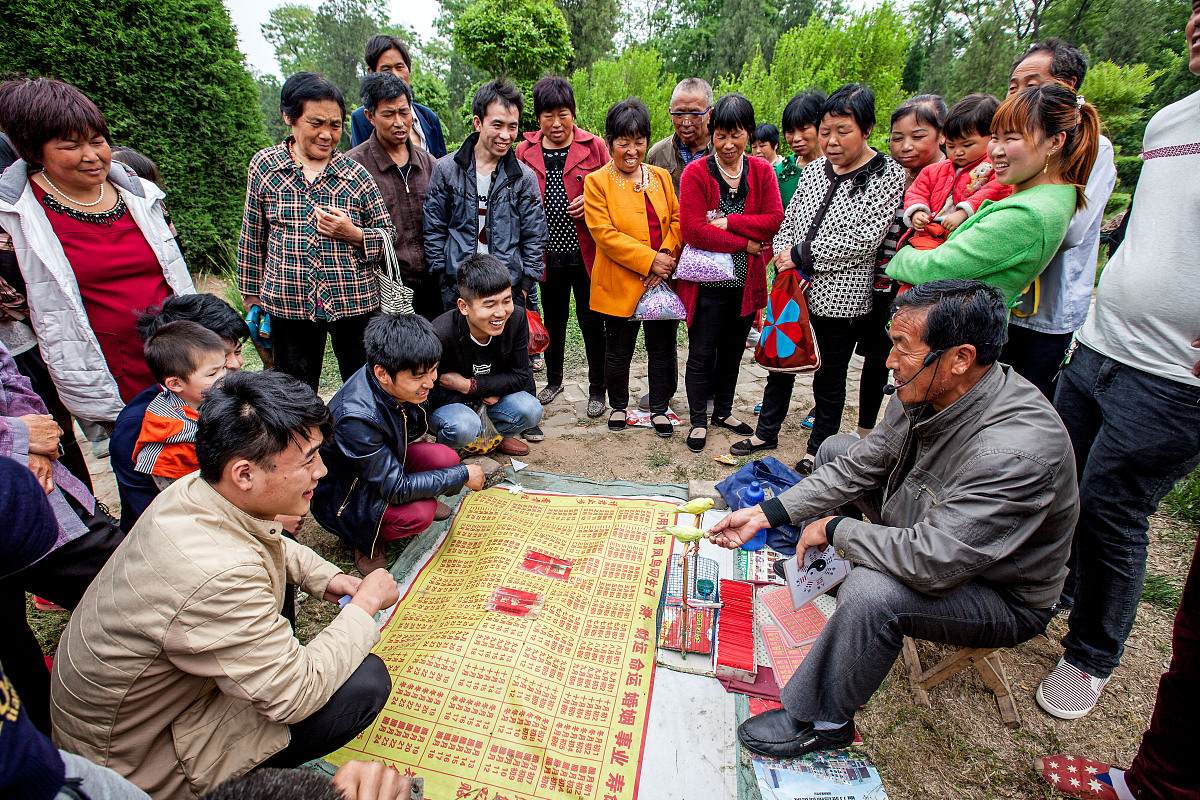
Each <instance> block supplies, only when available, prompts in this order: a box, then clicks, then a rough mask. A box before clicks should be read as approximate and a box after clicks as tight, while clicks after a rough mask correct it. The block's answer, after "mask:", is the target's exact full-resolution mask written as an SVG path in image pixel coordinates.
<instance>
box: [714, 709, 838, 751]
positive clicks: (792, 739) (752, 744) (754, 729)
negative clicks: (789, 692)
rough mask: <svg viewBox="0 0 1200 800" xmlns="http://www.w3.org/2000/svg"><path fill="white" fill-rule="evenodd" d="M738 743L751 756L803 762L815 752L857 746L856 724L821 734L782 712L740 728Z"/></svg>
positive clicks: (757, 718) (770, 713) (765, 715)
mask: <svg viewBox="0 0 1200 800" xmlns="http://www.w3.org/2000/svg"><path fill="white" fill-rule="evenodd" d="M738 739H739V740H740V741H741V743H742V746H743V747H745V748H746V749H747V750H749V751H750V752H752V753H754V754H756V755H760V756H767V757H768V758H799V757H800V756H802V755H804V754H805V753H811V752H813V751H815V750H838V749H840V748H843V747H849V746H850V745H851V744H853V743H854V720H850V721H849V722H847V723H846V724H845V725H843V726H842V727H840V728H834V729H832V730H827V731H819V730H816V729H815V728H813V726H812V723H811V722H800V721H798V720H796V719H794V718H793V717H792V716H791V715H790V714H788V713H787V712H786V711H784V710H783V709H782V708H776V709H772V710H771V711H764V712H763V713H762V714H758V715H757V716H753V717H751V718H750V719H748V720H746V721H745V722H743V723H742V724H741V725H739V726H738Z"/></svg>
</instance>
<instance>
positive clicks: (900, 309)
mask: <svg viewBox="0 0 1200 800" xmlns="http://www.w3.org/2000/svg"><path fill="white" fill-rule="evenodd" d="M894 308H895V309H896V310H895V312H894V314H893V315H892V321H891V326H890V329H889V334H890V336H891V339H892V343H893V347H892V352H891V355H889V356H888V361H887V364H888V367H889V368H890V369H891V370H892V373H893V375H894V376H895V378H896V379H897V381H896V384H895V386H894V387H893V393H894V394H895V395H896V398H895V399H894V400H892V402H891V403H890V404H889V405H888V407H887V412H886V414H885V416H884V419H883V422H882V423H881V424H880V425H879V426H878V427H876V428H875V430H874V431H872V433H871V434H870V435H869V436H867V437H866V438H865V439H858V438H857V437H854V436H849V435H846V436H834V437H831V438H830V439H828V440H826V442H825V443H824V444H823V445H822V446H821V450H820V451H819V452H818V454H817V465H816V466H817V468H816V469H815V470H814V471H813V473H812V475H810V476H809V477H807V478H805V479H804V480H803V481H801V482H800V483H799V484H798V485H797V486H795V487H793V488H792V489H789V490H788V491H786V492H784V493H783V494H782V495H780V496H779V497H777V498H773V499H771V500H768V501H766V502H765V503H762V504H760V505H758V506H754V507H752V508H747V509H743V510H740V511H735V512H734V513H733V514H730V515H729V516H728V517H726V518H725V519H724V520H722V521H721V522H719V523H717V525H716V526H714V529H713V531H714V541H715V542H716V543H717V544H721V545H724V546H726V547H736V546H738V545H740V544H741V543H742V542H744V541H746V540H747V539H749V538H750V537H751V536H752V535H753V534H755V533H757V532H758V531H759V530H761V529H762V528H769V527H777V526H779V525H781V524H784V523H803V522H805V521H806V520H815V521H812V522H810V523H809V524H807V525H806V526H805V527H804V532H803V534H802V535H801V537H800V541H799V547H798V548H797V551H798V552H803V551H804V550H805V548H808V547H822V548H823V547H825V546H826V545H827V544H832V545H833V547H834V548H835V549H836V551H837V554H838V556H839V557H841V558H844V559H847V560H849V561H850V562H851V563H852V564H853V567H854V568H853V569H852V570H851V572H850V575H849V577H848V578H846V581H845V583H844V584H842V587H841V590H840V591H839V593H838V610H837V613H836V614H834V615H833V616H832V617H830V619H829V624H828V625H826V626H825V629H824V630H823V631H822V632H821V635H820V636H819V637H818V638H817V640H816V642H815V643H814V644H813V648H812V651H811V652H810V653H809V654H808V657H807V658H805V659H804V663H803V664H801V665H800V668H799V669H798V670H797V671H796V673H795V674H794V675H793V676H792V678H791V680H789V681H788V683H787V686H785V687H784V689H783V692H782V693H781V700H782V702H783V708H782V709H777V710H775V711H768V712H766V713H765V714H759V715H758V716H755V717H752V718H751V719H748V720H746V722H745V723H743V724H742V726H741V727H740V728H739V729H738V736H739V738H740V739H741V741H742V744H744V745H745V746H746V747H747V748H748V749H750V750H751V751H753V752H755V753H760V754H763V755H768V756H771V757H776V758H794V757H797V756H799V755H802V754H804V753H807V752H810V751H812V750H825V749H832V748H838V747H844V746H846V745H848V744H850V743H851V742H852V741H853V740H854V713H855V711H857V710H858V708H859V706H861V705H862V704H863V703H865V702H866V701H867V700H868V699H870V697H871V695H872V694H873V693H874V692H875V690H876V689H878V688H879V684H880V683H882V682H883V679H884V678H885V677H886V676H887V674H888V671H889V670H891V668H892V664H893V663H894V662H895V660H896V656H897V655H899V654H900V649H901V645H902V643H903V639H904V637H905V636H912V637H915V638H918V639H926V640H929V641H934V642H942V643H945V644H952V645H958V646H961V647H1012V646H1013V645H1016V644H1019V643H1021V642H1023V641H1025V640H1027V639H1029V638H1031V637H1032V636H1034V635H1036V634H1038V633H1041V632H1042V631H1043V630H1044V629H1045V627H1046V623H1047V622H1049V620H1050V618H1051V616H1053V614H1054V610H1053V606H1054V604H1055V602H1056V601H1057V600H1058V597H1059V592H1060V591H1061V590H1062V586H1063V581H1064V580H1065V579H1066V575H1067V568H1066V562H1067V556H1068V554H1069V553H1070V548H1071V535H1072V531H1073V529H1074V527H1075V520H1076V519H1077V518H1078V516H1079V492H1078V488H1077V486H1076V482H1075V456H1074V452H1073V450H1072V448H1071V440H1070V438H1069V437H1068V435H1067V431H1066V428H1064V427H1063V423H1062V420H1060V419H1059V417H1058V414H1057V413H1055V411H1054V409H1053V408H1052V407H1051V406H1050V403H1049V402H1048V401H1047V400H1046V398H1045V397H1044V396H1043V395H1042V393H1041V392H1040V391H1038V389H1037V388H1036V387H1035V386H1034V385H1033V384H1031V383H1030V382H1029V381H1027V380H1025V379H1024V378H1022V377H1021V376H1020V375H1018V374H1017V373H1016V372H1014V371H1013V370H1012V368H1011V367H1008V366H1005V365H1002V364H999V363H997V361H996V359H997V358H998V356H999V354H1000V349H1001V347H1002V346H1003V345H1004V341H1005V338H1006V335H1007V327H1008V326H1007V323H1008V319H1007V317H1008V313H1007V309H1006V308H1005V305H1004V299H1003V296H1002V295H1001V293H1000V291H999V290H998V289H995V288H993V287H989V286H986V285H985V284H983V283H980V282H979V281H964V280H946V281H934V282H932V283H926V284H922V285H920V286H916V287H913V288H912V289H910V290H908V291H907V292H904V293H903V294H901V295H900V296H899V297H898V298H897V300H896V303H895V305H894ZM847 506H852V508H847ZM855 508H856V509H857V510H858V511H861V512H863V513H865V514H866V516H867V521H865V522H864V521H862V520H860V519H857V518H855V517H856V516H857V513H856V511H855ZM830 514H833V516H829V515H830Z"/></svg>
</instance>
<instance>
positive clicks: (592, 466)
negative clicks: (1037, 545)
mask: <svg viewBox="0 0 1200 800" xmlns="http://www.w3.org/2000/svg"><path fill="white" fill-rule="evenodd" d="M571 362H575V363H571ZM681 365H682V362H681ZM247 366H248V367H249V366H251V365H249V364H248V365H247ZM327 371H329V370H327ZM632 375H634V376H637V375H642V376H644V375H645V365H644V364H640V365H639V364H635V366H634V368H633V371H632ZM538 378H539V380H538V385H539V388H540V387H541V385H542V383H543V381H542V380H541V377H540V376H538ZM567 380H568V381H576V382H578V381H581V380H582V381H585V387H586V377H585V375H584V374H583V370H582V367H581V366H580V365H579V364H578V356H577V355H574V354H573V355H572V357H571V358H570V359H569V363H568V376H567ZM323 388H324V387H323ZM807 391H808V390H807V389H805V388H803V387H801V388H798V389H797V395H798V397H799V400H800V407H801V409H803V408H807V405H804V404H805V403H806V402H807V401H808V400H810V399H811V394H809V395H808V396H807V397H804V396H803V394H804V393H805V392H807ZM631 394H632V397H633V398H634V399H633V400H632V401H631V402H636V397H637V394H636V393H631ZM856 400H857V398H856V397H855V396H854V393H853V392H851V397H850V399H849V400H848V403H847V409H846V413H845V417H844V420H843V425H842V430H843V431H853V430H854V426H855V425H856V422H857V408H856V407H855V406H854V405H853V403H855V402H856ZM672 406H673V408H675V410H676V411H678V412H680V414H681V416H684V418H685V419H686V415H685V413H684V412H686V400H685V397H684V391H683V387H682V382H681V385H680V389H679V392H678V393H677V395H676V397H675V401H674V403H673V404H672ZM735 413H737V414H738V415H739V416H740V417H741V418H742V419H744V420H746V421H749V422H751V424H753V421H754V415H753V413H752V406H746V405H744V404H743V405H740V406H739V407H738V410H736V411H735ZM800 417H801V414H800V413H796V412H795V411H793V412H792V413H791V414H790V415H789V418H788V420H787V422H786V423H785V425H784V428H783V431H782V434H781V437H780V448H779V449H778V450H776V451H773V452H769V453H767V454H769V455H774V456H775V457H776V458H778V459H780V460H781V461H783V462H784V463H786V464H793V463H795V461H796V460H797V459H799V458H800V457H801V456H802V455H803V452H804V446H805V444H806V442H807V435H808V432H807V431H805V430H803V429H802V428H800V426H799V420H800ZM559 418H560V419H561V418H562V413H561V412H560V413H559ZM686 432H687V428H686V426H681V427H679V428H677V429H676V432H675V435H674V437H672V438H671V439H669V440H663V439H659V438H658V437H656V436H655V435H654V433H653V431H652V430H650V429H647V428H629V429H626V430H625V431H622V432H619V433H611V432H609V431H608V430H607V426H606V425H605V417H601V418H600V419H598V420H590V419H588V418H586V417H578V418H576V420H575V421H574V423H573V424H569V425H563V424H561V422H560V423H559V424H557V425H556V426H555V427H554V428H553V431H552V430H550V429H548V430H547V434H548V436H547V439H546V441H544V442H541V443H538V444H533V445H532V446H531V448H532V452H531V453H530V455H529V456H527V457H524V458H523V459H522V460H523V461H526V462H527V463H529V465H530V466H531V468H533V469H538V470H545V471H549V472H557V473H563V474H573V475H582V476H586V477H588V478H592V479H596V480H615V479H621V480H633V481H647V482H656V483H657V482H666V483H686V482H687V481H688V480H689V479H693V478H699V479H705V480H718V479H720V478H722V477H724V476H726V475H728V474H729V473H730V472H731V471H732V470H734V469H736V467H729V466H725V465H723V464H719V463H717V462H716V461H714V460H713V456H715V455H719V454H721V453H724V452H725V451H726V450H727V448H728V446H729V444H730V443H732V442H733V441H735V440H737V439H739V438H741V437H738V436H735V435H733V434H732V433H730V432H728V431H724V430H721V429H718V428H710V429H709V437H710V442H709V445H708V447H707V449H706V450H705V451H704V452H703V453H701V454H693V453H691V452H690V451H689V450H688V449H687V446H686V445H685V443H684V438H685V437H686V435H687V433H686ZM85 450H86V448H85ZM503 460H504V461H507V459H503ZM745 460H746V459H742V461H743V462H744V461H745ZM93 470H94V472H96V473H97V475H98V476H99V475H100V474H102V473H103V472H106V471H107V470H108V467H107V462H105V461H95V460H93ZM109 474H110V475H111V472H109ZM97 493H98V495H100V494H102V492H101V490H100V489H98V492H97ZM101 499H102V500H106V501H109V504H110V506H111V507H113V508H115V506H116V502H115V497H110V498H106V497H101ZM1197 527H1198V526H1195V525H1189V524H1186V523H1182V522H1180V521H1178V520H1175V519H1173V518H1171V517H1168V516H1164V515H1156V516H1155V517H1154V518H1153V519H1152V521H1151V545H1150V559H1149V570H1150V573H1151V574H1153V575H1154V576H1156V580H1157V581H1158V582H1159V584H1160V589H1162V588H1163V587H1165V598H1166V599H1165V601H1164V600H1162V599H1160V600H1159V601H1158V602H1157V603H1150V602H1146V601H1145V600H1144V601H1143V603H1142V605H1141V608H1140V610H1139V614H1138V619H1137V624H1136V626H1135V627H1134V630H1133V634H1132V636H1131V637H1130V639H1129V642H1128V645H1127V650H1126V653H1125V657H1124V660H1123V663H1122V665H1121V667H1120V668H1119V669H1118V670H1117V672H1116V673H1115V675H1114V677H1113V679H1112V681H1111V682H1110V683H1109V685H1108V688H1107V689H1106V691H1105V693H1104V696H1103V698H1102V700H1101V702H1100V705H1099V707H1098V708H1097V710H1096V711H1095V712H1093V713H1092V714H1091V715H1089V716H1088V717H1086V718H1084V719H1082V720H1079V721H1075V722H1064V721H1060V720H1056V719H1054V718H1052V717H1050V716H1048V715H1047V714H1045V713H1044V712H1042V711H1041V710H1040V709H1039V708H1038V707H1037V705H1036V703H1035V702H1034V699H1033V692H1034V690H1035V689H1036V688H1037V685H1038V683H1039V681H1040V680H1041V679H1042V677H1044V676H1045V674H1046V673H1047V672H1049V670H1050V669H1051V668H1052V667H1053V666H1054V664H1055V663H1056V662H1057V660H1058V658H1059V657H1060V655H1061V653H1062V648H1061V646H1060V644H1059V639H1060V637H1061V636H1062V635H1064V634H1065V632H1066V622H1065V619H1063V618H1056V619H1055V620H1054V621H1053V622H1052V623H1051V626H1050V630H1049V637H1048V638H1047V637H1041V636H1039V637H1037V638H1035V639H1034V640H1032V641H1030V642H1027V643H1025V644H1023V645H1021V646H1019V647H1016V648H1013V649H1011V650H1007V651H1004V653H1003V655H1002V660H1003V663H1004V667H1005V670H1006V671H1007V674H1008V676H1009V679H1010V682H1011V684H1012V687H1013V690H1014V692H1015V693H1016V695H1017V705H1018V708H1019V711H1020V714H1021V718H1022V726H1021V728H1020V729H1018V730H1015V731H1012V730H1009V729H1007V728H1005V727H1004V726H1003V725H1002V724H1001V722H1000V718H999V715H998V713H997V709H996V704H995V701H994V699H993V697H992V695H991V694H990V693H989V692H988V691H987V689H986V687H985V686H984V685H983V682H982V681H981V680H980V679H979V677H978V676H977V675H976V674H975V672H974V670H967V671H964V672H962V673H960V674H959V675H958V676H956V677H954V678H951V679H950V680H948V681H947V682H946V683H943V684H942V685H941V686H940V687H938V688H936V689H934V690H933V691H932V692H931V697H932V703H933V707H932V708H924V707H922V706H921V705H919V704H918V703H917V702H916V700H915V698H914V696H913V694H912V692H911V690H910V688H909V685H908V681H907V679H906V678H905V677H904V675H903V674H902V672H901V667H900V665H899V663H898V665H897V666H896V667H895V668H894V669H893V671H892V673H891V675H890V676H889V678H888V680H887V681H885V682H884V684H883V686H882V687H881V688H880V690H879V691H878V692H877V693H876V695H875V696H874V698H872V700H871V702H870V703H869V704H868V705H867V707H866V709H865V710H864V711H863V712H862V713H860V714H859V716H858V724H859V728H860V731H861V733H862V736H863V739H864V740H865V741H866V744H867V746H868V748H869V750H870V752H871V754H872V756H873V757H874V760H875V763H876V765H877V766H878V768H879V771H880V774H881V775H882V776H883V782H884V786H885V788H886V790H887V792H888V795H889V796H890V797H892V798H896V799H900V798H905V799H907V798H913V799H914V800H915V799H916V798H921V799H922V800H924V799H925V798H929V799H931V800H933V799H936V798H946V799H947V800H950V799H951V798H954V799H957V798H999V797H1003V798H1049V797H1053V796H1055V793H1054V792H1052V791H1051V790H1050V788H1049V787H1048V786H1047V785H1046V784H1044V783H1043V782H1042V781H1041V780H1040V778H1039V777H1038V775H1037V774H1036V773H1035V772H1034V770H1033V767H1032V764H1031V761H1032V759H1033V758H1035V757H1037V756H1040V755H1047V754H1056V753H1063V752H1066V753H1075V754H1080V755H1086V756H1089V757H1092V758H1096V759H1099V760H1102V761H1108V762H1114V763H1117V764H1119V765H1128V764H1129V762H1130V760H1131V759H1132V757H1133V755H1134V753H1135V752H1136V750H1137V745H1138V742H1139V739H1140V737H1141V734H1142V732H1143V731H1144V730H1145V728H1146V726H1147V724H1148V722H1149V719H1150V713H1151V710H1152V708H1153V703H1154V696H1155V692H1156V688H1157V684H1158V679H1159V677H1160V675H1161V674H1162V672H1163V671H1164V670H1165V668H1166V667H1167V664H1168V662H1169V660H1170V657H1171V642H1170V635H1171V621H1172V618H1173V614H1174V609H1173V607H1169V606H1170V605H1171V602H1172V599H1174V600H1176V601H1177V597H1178V591H1179V589H1180V588H1181V587H1182V583H1183V579H1184V576H1186V574H1187V570H1188V565H1189V562H1190V557H1191V553H1192V549H1193V547H1194V544H1195V539H1196V535H1197ZM299 538H300V540H301V541H303V542H305V543H306V544H308V545H310V546H312V547H314V548H315V549H316V550H317V551H318V552H320V553H321V554H322V555H323V556H325V557H326V558H328V559H330V560H331V561H334V562H335V563H338V564H339V565H341V566H342V567H343V568H345V569H346V570H347V571H348V572H353V561H352V558H351V553H350V551H349V550H348V549H347V548H346V547H345V546H344V545H343V544H341V542H340V541H339V540H337V539H336V538H335V537H334V536H332V535H331V534H328V533H326V532H325V531H323V530H321V528H320V527H319V526H317V525H316V524H315V523H312V522H311V521H310V522H308V523H307V524H306V525H305V526H304V527H303V528H302V529H301V531H300V537H299ZM403 546H404V545H403V543H402V542H401V543H398V544H395V545H393V546H392V547H391V548H390V550H391V555H392V556H395V555H396V554H397V553H398V552H400V550H402V549H403ZM335 612H336V608H335V607H334V606H332V605H331V604H328V603H323V602H319V601H318V600H316V599H313V598H309V599H307V600H305V601H304V602H303V603H302V604H301V607H300V614H299V617H300V618H299V620H298V633H299V635H300V637H301V639H302V640H304V641H307V640H308V639H310V638H311V637H312V636H314V635H315V634H316V633H317V632H318V631H320V630H321V629H322V628H323V627H324V626H325V625H326V624H328V623H329V621H330V620H331V619H332V618H333V615H334V613H335ZM65 617H66V615H65V614H63V613H61V612H59V613H55V612H51V613H46V612H35V611H34V610H33V608H32V603H30V619H31V621H32V622H34V624H35V628H36V629H37V631H38V633H39V635H40V636H41V639H42V641H43V644H44V646H45V648H46V651H47V653H48V654H49V653H52V652H53V647H54V644H55V642H56V641H57V637H58V634H59V632H60V631H61V627H62V625H63V624H64V623H65ZM920 651H921V655H922V660H923V662H924V663H925V664H926V665H927V666H928V665H929V664H932V663H935V662H936V660H937V659H939V658H940V657H941V654H943V653H945V652H948V651H949V649H948V648H943V647H940V646H937V645H930V644H927V643H923V644H922V645H921V646H920ZM647 800H653V799H652V798H647Z"/></svg>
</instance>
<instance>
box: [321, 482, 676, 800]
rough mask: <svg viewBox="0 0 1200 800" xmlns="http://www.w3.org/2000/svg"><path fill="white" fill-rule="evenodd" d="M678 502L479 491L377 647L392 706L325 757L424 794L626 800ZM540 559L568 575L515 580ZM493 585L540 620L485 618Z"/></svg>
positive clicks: (527, 575) (641, 732) (529, 574)
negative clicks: (527, 563) (525, 598)
mask: <svg viewBox="0 0 1200 800" xmlns="http://www.w3.org/2000/svg"><path fill="white" fill-rule="evenodd" d="M672 505H673V504H672V503H666V502H660V501H645V500H628V499H619V498H605V497H567V496H555V495H538V494H529V493H523V494H519V495H513V494H511V493H509V492H507V491H503V490H488V491H485V492H480V493H475V494H472V495H471V496H470V497H469V498H468V499H467V500H466V501H465V502H464V503H463V506H462V508H461V509H460V511H459V513H458V515H457V516H456V519H455V523H454V526H453V527H452V529H451V532H450V535H449V536H448V537H447V540H446V542H445V543H444V544H443V545H442V546H441V548H440V549H439V551H438V552H437V553H436V554H435V555H434V557H433V559H432V560H431V561H430V563H429V564H428V565H427V566H426V567H425V568H423V569H422V571H421V572H420V573H419V574H418V575H417V576H416V578H415V579H414V580H413V582H412V585H411V587H410V588H409V590H408V591H407V592H406V594H405V596H404V597H403V598H402V600H401V602H400V604H399V605H398V607H397V610H396V612H395V614H394V615H393V617H392V619H391V620H390V621H389V623H388V625H387V626H386V627H385V628H384V630H383V632H382V638H381V641H380V643H379V645H377V646H376V648H375V652H376V653H378V654H379V655H380V657H381V658H383V660H384V661H385V663H386V664H387V665H388V670H389V672H390V673H391V675H392V684H393V693H392V696H391V697H390V698H389V701H388V703H387V706H386V707H385V709H384V711H383V713H381V714H380V716H379V717H378V718H377V720H376V721H375V723H373V724H372V726H371V727H370V728H368V729H367V730H366V731H365V732H364V733H363V734H362V735H360V736H359V737H357V738H356V739H355V740H354V741H353V742H352V743H351V744H350V745H348V746H347V747H346V748H344V749H343V750H341V751H339V753H337V754H335V755H334V756H333V757H332V759H331V760H333V761H335V762H337V763H341V762H343V761H345V760H348V759H350V758H362V757H364V756H365V757H368V758H376V759H380V760H384V761H387V762H389V763H391V764H393V765H394V766H396V767H397V768H398V769H400V770H401V771H402V772H405V771H407V772H410V773H411V772H415V773H416V774H418V775H421V776H423V777H424V778H425V782H426V796H428V797H447V798H470V800H566V798H586V799H587V800H631V798H633V797H634V793H635V791H636V786H637V780H638V765H639V762H640V760H641V754H642V748H643V745H644V740H645V723H646V715H647V712H648V707H649V696H650V691H651V688H652V684H653V674H654V663H653V654H652V641H653V639H652V630H653V627H654V622H655V620H654V617H655V608H656V607H657V603H658V594H659V592H660V586H661V582H662V576H663V569H664V567H663V565H664V564H665V555H666V554H668V553H669V552H670V545H671V543H670V542H669V541H668V540H667V538H666V537H664V536H663V535H661V534H660V533H659V532H658V531H657V530H656V529H658V528H661V527H662V526H665V525H668V524H671V523H672V522H674V513H673V511H672ZM531 548H532V549H534V550H537V551H538V552H540V553H545V554H547V555H548V556H550V557H553V558H558V559H564V560H569V561H570V562H571V563H572V568H571V571H570V574H569V575H568V576H567V577H566V578H565V579H563V578H558V577H553V576H548V575H542V574H538V573H537V572H535V571H529V570H527V569H522V564H523V560H524V559H525V558H526V556H527V554H528V552H530V549H531ZM497 586H507V587H511V588H513V589H517V590H520V591H524V592H532V593H536V594H539V595H543V596H544V597H545V604H544V606H543V608H542V610H541V613H540V614H539V615H538V617H537V618H536V619H524V618H519V617H514V616H511V615H504V614H498V613H493V612H489V611H487V610H485V602H486V599H487V597H489V596H490V594H491V593H492V591H493V590H494V589H495V588H496V587H497Z"/></svg>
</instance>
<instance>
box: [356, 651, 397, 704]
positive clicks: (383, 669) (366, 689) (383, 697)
mask: <svg viewBox="0 0 1200 800" xmlns="http://www.w3.org/2000/svg"><path fill="white" fill-rule="evenodd" d="M357 672H359V673H362V675H361V691H362V695H363V705H364V706H369V707H371V708H374V713H375V714H378V713H379V712H380V711H382V710H383V707H384V705H385V704H386V703H387V700H388V697H390V696H391V694H392V676H391V675H389V674H388V668H387V664H385V663H383V659H382V658H380V657H379V656H377V655H375V654H374V653H368V654H367V657H366V658H364V659H363V662H362V664H360V665H359V667H358V670H357ZM356 677H357V676H356Z"/></svg>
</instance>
